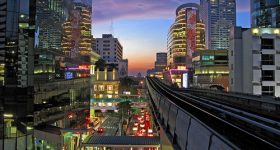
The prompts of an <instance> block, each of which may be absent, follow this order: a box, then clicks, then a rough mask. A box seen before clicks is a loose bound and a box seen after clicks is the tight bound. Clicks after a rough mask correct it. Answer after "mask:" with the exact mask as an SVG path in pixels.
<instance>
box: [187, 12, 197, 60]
mask: <svg viewBox="0 0 280 150" xmlns="http://www.w3.org/2000/svg"><path fill="white" fill-rule="evenodd" d="M196 18H197V16H196V10H192V9H187V28H186V32H187V37H186V38H187V55H188V56H189V57H190V58H192V54H193V52H194V51H195V50H196Z"/></svg>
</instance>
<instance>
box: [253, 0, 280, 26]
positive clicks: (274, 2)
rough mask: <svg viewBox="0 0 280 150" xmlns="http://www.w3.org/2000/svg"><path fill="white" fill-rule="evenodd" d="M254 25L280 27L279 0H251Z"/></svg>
mask: <svg viewBox="0 0 280 150" xmlns="http://www.w3.org/2000/svg"><path fill="white" fill-rule="evenodd" d="M251 21H252V22H251V24H252V27H267V28H271V27H274V28H275V27H280V3H279V0H251Z"/></svg>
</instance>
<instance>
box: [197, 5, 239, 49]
mask: <svg viewBox="0 0 280 150" xmlns="http://www.w3.org/2000/svg"><path fill="white" fill-rule="evenodd" d="M200 5H201V8H200V10H201V11H200V14H201V15H200V16H201V18H202V21H203V23H205V31H206V32H205V42H206V48H207V49H214V50H219V49H221V50H224V49H228V48H229V30H230V28H231V27H232V26H235V25H236V2H235V0H200Z"/></svg>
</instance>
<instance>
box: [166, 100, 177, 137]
mask: <svg viewBox="0 0 280 150" xmlns="http://www.w3.org/2000/svg"><path fill="white" fill-rule="evenodd" d="M177 112H178V109H177V107H176V106H175V105H171V106H170V109H169V114H168V126H169V132H170V134H171V135H172V136H173V137H174V133H175V127H176V118H177Z"/></svg>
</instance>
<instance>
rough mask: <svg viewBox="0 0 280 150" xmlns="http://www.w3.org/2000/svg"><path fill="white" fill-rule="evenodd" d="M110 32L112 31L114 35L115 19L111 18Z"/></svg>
mask: <svg viewBox="0 0 280 150" xmlns="http://www.w3.org/2000/svg"><path fill="white" fill-rule="evenodd" d="M110 33H111V34H112V35H114V21H113V19H111V25H110Z"/></svg>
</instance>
